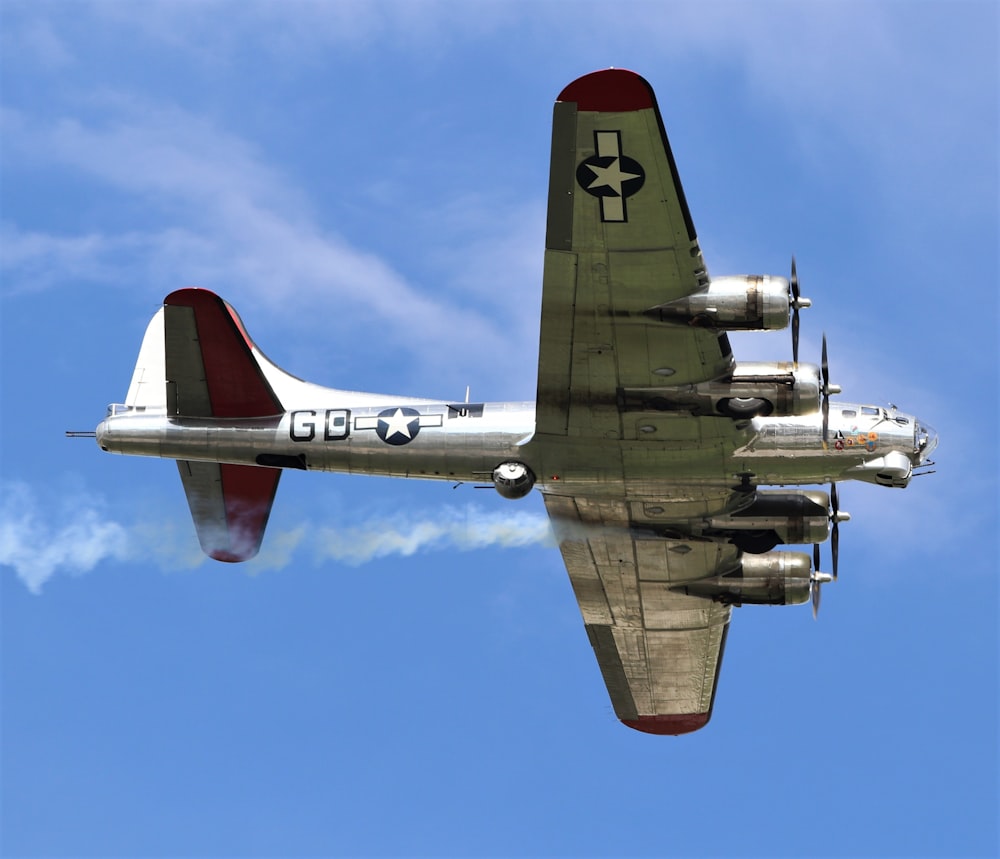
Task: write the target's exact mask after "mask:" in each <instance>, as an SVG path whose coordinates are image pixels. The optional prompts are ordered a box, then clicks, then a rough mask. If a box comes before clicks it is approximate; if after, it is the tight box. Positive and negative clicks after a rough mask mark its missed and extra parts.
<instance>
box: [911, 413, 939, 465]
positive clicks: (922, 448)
mask: <svg viewBox="0 0 1000 859" xmlns="http://www.w3.org/2000/svg"><path fill="white" fill-rule="evenodd" d="M916 442H917V453H919V454H920V461H921V462H924V461H925V460H926V459H927V458H928V457H929V456H930V455H931V453H933V452H934V448H936V447H937V446H938V434H937V433H936V432H935V431H934V427H932V426H931V425H930V424H926V423H924V422H923V421H919V422H918V423H917V438H916Z"/></svg>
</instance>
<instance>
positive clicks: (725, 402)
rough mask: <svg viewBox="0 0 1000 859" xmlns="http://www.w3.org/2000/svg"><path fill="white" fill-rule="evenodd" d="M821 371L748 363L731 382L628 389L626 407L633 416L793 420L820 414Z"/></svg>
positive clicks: (807, 366)
mask: <svg viewBox="0 0 1000 859" xmlns="http://www.w3.org/2000/svg"><path fill="white" fill-rule="evenodd" d="M821 389H822V383H821V382H820V370H819V367H817V366H816V365H815V364H793V363H792V362H790V361H788V362H781V363H775V364H770V363H763V362H746V363H738V364H736V365H735V366H734V368H733V372H732V375H731V376H730V377H729V378H723V379H715V380H713V381H710V382H700V383H699V384H697V385H674V386H663V387H651V388H626V389H624V390H623V391H622V392H621V396H622V406H623V407H624V409H625V410H628V411H633V410H637V411H646V410H656V411H687V412H691V413H692V414H696V415H724V416H725V417H728V418H735V419H737V420H740V419H748V418H755V417H763V416H766V415H775V416H777V417H794V416H798V415H809V414H813V413H815V412H816V411H818V410H819V407H820V391H821Z"/></svg>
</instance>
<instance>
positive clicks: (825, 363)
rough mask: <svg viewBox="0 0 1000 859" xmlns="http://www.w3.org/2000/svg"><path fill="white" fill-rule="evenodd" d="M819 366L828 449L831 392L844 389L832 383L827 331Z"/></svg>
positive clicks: (825, 437) (824, 444) (825, 445)
mask: <svg viewBox="0 0 1000 859" xmlns="http://www.w3.org/2000/svg"><path fill="white" fill-rule="evenodd" d="M819 368H820V373H821V376H822V379H823V386H822V388H821V389H820V393H821V394H822V395H823V450H826V449H827V447H828V442H829V440H830V394H839V393H840V392H841V390H842V389H841V387H840V385H831V384H830V362H829V360H828V358H827V353H826V333H824V334H823V354H822V357H821V360H820V365H819Z"/></svg>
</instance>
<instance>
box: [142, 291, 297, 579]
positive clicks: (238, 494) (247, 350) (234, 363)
mask: <svg viewBox="0 0 1000 859" xmlns="http://www.w3.org/2000/svg"><path fill="white" fill-rule="evenodd" d="M255 352H256V349H255V347H254V345H253V341H251V340H250V338H249V336H248V335H247V333H246V330H245V328H244V327H243V324H242V322H241V321H240V319H239V317H238V316H237V315H236V313H235V311H234V310H233V309H232V308H231V307H230V306H229V305H228V304H226V302H224V301H223V300H222V299H221V298H219V297H218V296H217V295H215V294H214V293H212V292H209V291H208V290H205V289H180V290H178V291H176V292H172V293H171V294H170V295H168V296H167V297H166V298H165V299H164V301H163V308H162V309H161V310H160V311H158V312H157V314H156V316H154V317H153V319H152V321H151V322H150V323H149V327H148V328H147V330H146V336H145V338H144V340H143V343H142V347H141V349H140V350H139V358H138V361H137V363H136V367H135V372H134V373H133V376H132V383H131V385H130V386H129V391H128V395H127V398H126V405H128V406H130V407H132V408H134V409H137V410H165V411H166V413H167V415H170V416H176V417H179V418H199V417H201V418H242V419H250V420H260V421H264V422H273V421H277V420H280V418H281V415H282V414H283V413H284V408H283V407H282V404H281V401H280V400H279V399H278V396H277V395H276V394H275V392H274V389H273V388H272V386H271V384H270V382H269V381H268V378H267V376H265V374H264V372H263V370H262V368H261V365H260V364H259V363H258V360H257V358H256V357H255ZM269 369H271V372H272V377H274V376H275V371H276V370H277V368H273V367H271V368H269ZM277 372H279V373H280V371H277ZM177 468H178V471H179V472H180V476H181V482H182V483H183V485H184V493H185V495H186V496H187V501H188V506H189V507H190V509H191V516H192V517H193V519H194V524H195V528H196V529H197V532H198V540H199V542H200V543H201V547H202V549H203V550H204V552H205V554H207V555H208V556H209V557H212V558H215V559H216V560H217V561H246V560H249V559H250V558H252V557H254V556H255V555H256V554H257V552H258V550H259V549H260V544H261V540H262V539H263V537H264V529H265V527H266V526H267V520H268V517H269V516H270V513H271V505H272V503H273V501H274V495H275V492H277V489H278V479H279V478H280V476H281V469H279V468H269V467H267V466H253V465H236V464H228V463H218V462H194V461H191V462H189V461H186V460H179V461H178V463H177Z"/></svg>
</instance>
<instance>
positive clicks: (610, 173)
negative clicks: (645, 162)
mask: <svg viewBox="0 0 1000 859" xmlns="http://www.w3.org/2000/svg"><path fill="white" fill-rule="evenodd" d="M620 163H621V159H619V158H616V159H615V160H614V161H612V162H611V163H610V164H609V165H608V166H607V167H598V166H597V165H596V164H588V165H587V169H588V170H590V171H591V172H592V173H593V174H594V181H593V182H591V183H590V184H589V185H588V186H587V190H588V191H591V190H593V189H594V188H601V187H603V186H607V187H608V188H610V189H611V190H612V191H614V192H615V194H616V195H617V196H619V197H620V196H621V195H622V184H623V183H625V182H627V181H628V180H629V179H638V178H639V174H638V173H625V172H624V171H623V170H622V169H621V167H620V166H619V165H620Z"/></svg>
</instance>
